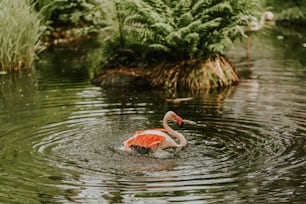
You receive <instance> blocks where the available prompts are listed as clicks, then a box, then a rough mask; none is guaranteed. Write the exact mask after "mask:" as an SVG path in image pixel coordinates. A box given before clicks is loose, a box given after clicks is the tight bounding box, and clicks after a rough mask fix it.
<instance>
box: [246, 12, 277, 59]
mask: <svg viewBox="0 0 306 204" xmlns="http://www.w3.org/2000/svg"><path fill="white" fill-rule="evenodd" d="M273 18H274V15H273V13H272V12H271V11H265V12H264V13H263V14H262V15H261V17H260V20H259V21H258V20H257V18H256V17H254V16H244V17H242V20H243V21H245V22H246V23H247V26H246V27H244V31H245V32H248V33H250V32H255V31H259V30H261V29H262V28H263V27H264V25H265V22H266V21H269V22H271V21H273ZM250 46H251V38H250V35H248V38H247V58H249V56H250Z"/></svg>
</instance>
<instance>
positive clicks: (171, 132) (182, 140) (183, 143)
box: [163, 117, 187, 147]
mask: <svg viewBox="0 0 306 204" xmlns="http://www.w3.org/2000/svg"><path fill="white" fill-rule="evenodd" d="M163 126H164V128H165V129H166V130H167V132H168V133H169V135H171V136H173V137H176V138H177V139H178V140H179V144H177V143H176V142H175V143H176V147H185V146H186V145H187V141H186V139H185V137H184V136H183V135H182V134H181V133H179V132H177V131H175V130H173V129H172V128H171V127H170V126H169V125H168V118H167V117H164V119H163Z"/></svg>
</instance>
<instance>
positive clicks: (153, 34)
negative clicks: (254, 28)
mask: <svg viewBox="0 0 306 204" xmlns="http://www.w3.org/2000/svg"><path fill="white" fill-rule="evenodd" d="M113 3H114V8H115V10H114V12H115V13H116V14H117V18H114V20H115V21H117V22H118V23H117V25H118V27H116V28H115V29H114V30H113V32H112V33H110V35H108V37H107V38H105V43H106V46H105V47H106V48H107V49H106V50H107V51H106V52H105V53H106V54H107V53H111V54H110V55H109V58H110V61H112V60H113V61H115V60H118V56H120V53H119V52H118V50H122V49H125V50H126V49H130V50H131V51H132V52H133V53H134V57H135V58H137V59H138V60H139V61H146V60H152V59H155V60H156V61H160V60H163V59H172V60H173V61H182V60H190V59H198V60H203V59H207V58H209V57H215V56H221V55H223V53H224V51H225V50H226V49H227V48H228V47H230V46H232V43H233V41H234V40H235V39H236V38H239V37H243V36H244V33H243V29H242V27H241V23H242V22H241V17H242V16H244V15H254V14H256V13H254V11H259V8H260V4H259V2H258V1H248V0H173V1H169V0H121V1H120V0H117V1H113ZM113 28H114V27H113ZM108 29H109V28H108ZM116 31H118V32H116ZM119 61H120V63H123V64H124V62H123V61H122V60H119ZM145 63H148V62H145Z"/></svg>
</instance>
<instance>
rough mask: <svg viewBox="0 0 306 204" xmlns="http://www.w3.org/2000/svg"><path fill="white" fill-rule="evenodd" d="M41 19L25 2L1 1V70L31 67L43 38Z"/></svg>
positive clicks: (17, 0)
mask: <svg viewBox="0 0 306 204" xmlns="http://www.w3.org/2000/svg"><path fill="white" fill-rule="evenodd" d="M41 32H42V30H41V26H40V18H39V16H38V14H37V13H36V12H35V11H34V10H33V8H32V7H31V6H30V5H29V4H28V3H27V1H24V0H16V1H11V0H1V1H0V69H1V70H11V69H20V68H22V67H24V66H30V65H31V64H32V62H33V60H34V59H35V57H36V51H37V50H38V43H39V38H40V36H41Z"/></svg>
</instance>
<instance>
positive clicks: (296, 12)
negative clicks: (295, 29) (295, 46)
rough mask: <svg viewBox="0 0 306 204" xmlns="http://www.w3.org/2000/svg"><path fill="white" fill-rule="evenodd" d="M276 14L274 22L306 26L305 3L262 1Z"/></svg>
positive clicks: (282, 0) (279, 0) (296, 0)
mask: <svg viewBox="0 0 306 204" xmlns="http://www.w3.org/2000/svg"><path fill="white" fill-rule="evenodd" d="M264 2H265V4H266V5H267V6H270V7H273V10H274V11H276V13H277V16H276V17H277V18H276V22H277V23H278V24H282V25H296V26H302V25H306V1H304V0H291V1H286V0H269V1H266V0H265V1H264Z"/></svg>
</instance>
